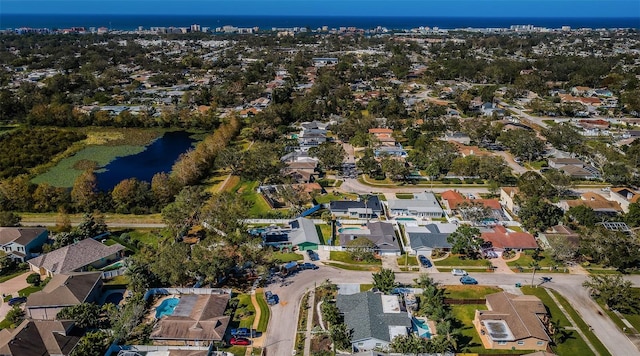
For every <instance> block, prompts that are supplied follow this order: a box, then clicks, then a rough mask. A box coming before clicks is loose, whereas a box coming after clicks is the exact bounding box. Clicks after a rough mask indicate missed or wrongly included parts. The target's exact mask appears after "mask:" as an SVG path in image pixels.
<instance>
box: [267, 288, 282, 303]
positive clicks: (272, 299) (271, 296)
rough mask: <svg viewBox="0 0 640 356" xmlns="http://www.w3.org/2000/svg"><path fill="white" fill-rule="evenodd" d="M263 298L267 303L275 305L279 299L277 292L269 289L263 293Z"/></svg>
mask: <svg viewBox="0 0 640 356" xmlns="http://www.w3.org/2000/svg"><path fill="white" fill-rule="evenodd" d="M264 298H265V299H266V300H267V304H269V305H276V304H278V302H279V301H280V299H279V298H278V295H277V294H273V293H271V291H266V292H265V293H264Z"/></svg>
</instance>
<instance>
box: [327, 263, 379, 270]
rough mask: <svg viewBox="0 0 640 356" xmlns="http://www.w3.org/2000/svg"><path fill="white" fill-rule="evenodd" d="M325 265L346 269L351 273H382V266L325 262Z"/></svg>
mask: <svg viewBox="0 0 640 356" xmlns="http://www.w3.org/2000/svg"><path fill="white" fill-rule="evenodd" d="M324 264H325V265H327V266H331V267H335V268H339V269H346V270H349V271H368V272H379V271H380V265H346V264H343V263H331V262H325V263H324Z"/></svg>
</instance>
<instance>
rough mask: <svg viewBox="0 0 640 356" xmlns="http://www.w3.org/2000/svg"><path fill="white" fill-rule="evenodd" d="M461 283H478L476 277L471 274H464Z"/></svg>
mask: <svg viewBox="0 0 640 356" xmlns="http://www.w3.org/2000/svg"><path fill="white" fill-rule="evenodd" d="M460 283H462V284H478V281H476V279H475V278H473V277H470V276H463V277H461V278H460Z"/></svg>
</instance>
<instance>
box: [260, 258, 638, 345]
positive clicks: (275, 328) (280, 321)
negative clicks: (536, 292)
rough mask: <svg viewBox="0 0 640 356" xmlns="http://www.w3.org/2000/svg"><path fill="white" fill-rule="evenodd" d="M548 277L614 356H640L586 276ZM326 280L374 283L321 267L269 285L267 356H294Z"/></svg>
mask: <svg viewBox="0 0 640 356" xmlns="http://www.w3.org/2000/svg"><path fill="white" fill-rule="evenodd" d="M473 275H474V277H475V278H476V279H477V280H478V282H479V283H480V284H484V285H498V286H500V285H508V286H513V285H514V284H515V283H517V282H520V283H523V284H525V285H526V284H528V283H531V276H529V275H527V274H494V273H474V274H473ZM418 276H419V273H397V274H396V281H397V282H400V283H412V282H413V280H414V279H415V278H417V277H418ZM430 276H431V277H433V278H434V279H435V280H436V281H438V282H441V283H443V284H449V285H458V284H460V282H459V281H458V279H459V277H455V276H452V275H451V274H449V273H431V274H430ZM537 276H545V274H544V273H539V274H538V275H537ZM549 276H552V277H553V281H552V282H549V283H545V286H547V287H549V288H553V289H555V290H557V291H558V292H560V294H562V295H563V296H564V297H565V298H566V299H567V300H568V301H569V303H571V305H572V306H573V307H574V309H575V310H576V311H577V312H578V313H579V314H580V315H581V317H582V318H583V320H584V321H585V322H586V323H587V324H589V325H591V326H592V327H593V332H594V333H595V334H596V336H597V337H598V338H599V339H600V341H601V342H602V343H603V344H604V345H605V346H606V347H607V349H608V350H609V351H610V352H611V354H612V355H640V352H639V351H638V349H637V348H636V347H635V346H634V345H633V343H632V342H631V341H630V340H629V339H628V338H627V337H626V336H625V335H623V334H622V333H621V332H620V331H619V330H618V328H617V327H616V325H615V324H613V322H612V321H611V320H610V319H609V318H608V317H607V316H606V314H604V312H603V311H602V310H601V308H600V307H599V306H598V305H597V304H596V303H595V302H594V301H593V300H591V298H589V293H588V292H587V290H586V289H585V288H584V287H582V283H583V282H584V281H585V280H586V279H587V277H586V276H584V275H565V274H558V273H554V274H551V275H549ZM627 278H628V279H629V280H631V281H632V282H633V283H634V284H635V285H636V286H637V285H640V276H637V275H634V276H629V277H627ZM326 279H330V280H331V281H332V282H333V283H337V284H340V283H369V282H370V281H371V273H370V272H359V271H348V270H341V269H336V268H333V267H328V266H322V267H320V268H319V269H318V270H315V271H313V270H306V271H301V272H299V273H298V274H296V275H294V276H291V277H288V278H287V280H288V281H289V284H288V285H287V286H282V285H281V284H279V283H274V284H272V285H270V286H267V287H266V289H268V290H271V291H272V292H274V293H275V294H278V296H279V297H280V304H278V305H275V306H272V307H271V320H270V322H269V327H268V329H267V338H266V342H265V344H264V345H263V346H264V347H266V349H267V354H268V355H291V354H292V353H293V350H294V342H295V335H296V331H297V330H296V328H297V321H298V312H299V310H300V301H301V299H302V296H303V294H304V293H305V292H306V291H308V290H311V289H313V288H314V287H315V286H316V285H319V284H321V283H322V282H323V281H325V280H326ZM535 282H536V283H539V279H538V277H536V280H535Z"/></svg>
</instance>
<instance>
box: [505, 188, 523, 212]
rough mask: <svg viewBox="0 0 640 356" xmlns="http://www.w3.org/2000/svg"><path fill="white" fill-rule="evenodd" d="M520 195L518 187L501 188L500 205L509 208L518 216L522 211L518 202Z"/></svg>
mask: <svg viewBox="0 0 640 356" xmlns="http://www.w3.org/2000/svg"><path fill="white" fill-rule="evenodd" d="M519 193H520V188H518V187H502V188H500V204H502V206H504V207H505V208H507V209H508V210H509V211H511V212H513V213H515V214H517V213H518V211H519V210H520V205H519V204H518V202H517V199H516V197H517V196H518V194H519Z"/></svg>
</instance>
